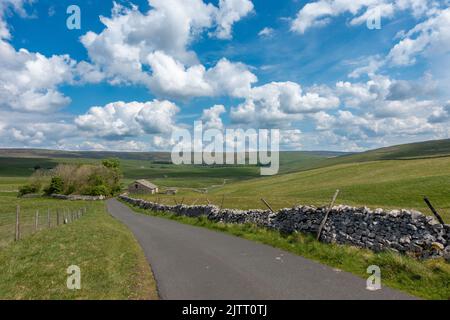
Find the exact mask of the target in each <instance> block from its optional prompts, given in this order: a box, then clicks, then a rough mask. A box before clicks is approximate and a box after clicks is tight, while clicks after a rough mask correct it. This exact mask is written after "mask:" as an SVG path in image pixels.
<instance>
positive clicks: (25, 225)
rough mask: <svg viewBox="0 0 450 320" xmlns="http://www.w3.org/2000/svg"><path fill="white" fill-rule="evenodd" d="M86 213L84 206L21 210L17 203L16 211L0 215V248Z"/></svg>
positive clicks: (73, 219)
mask: <svg viewBox="0 0 450 320" xmlns="http://www.w3.org/2000/svg"><path fill="white" fill-rule="evenodd" d="M86 213H87V208H86V207H81V208H76V209H73V208H71V209H67V208H60V209H50V208H48V209H46V210H42V209H36V210H30V209H28V210H21V207H20V205H17V207H16V212H11V213H7V214H1V215H0V248H1V247H4V246H6V245H8V244H10V243H11V242H14V241H20V240H21V239H23V238H25V237H27V236H29V235H31V234H34V233H37V232H39V231H41V230H44V229H50V228H55V227H58V226H61V225H64V224H69V223H72V222H74V221H76V220H78V219H80V218H81V217H82V216H83V215H85V214H86Z"/></svg>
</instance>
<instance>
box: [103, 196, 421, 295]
mask: <svg viewBox="0 0 450 320" xmlns="http://www.w3.org/2000/svg"><path fill="white" fill-rule="evenodd" d="M107 207H108V210H109V212H110V214H111V215H112V216H114V217H115V218H117V219H118V220H120V221H121V222H123V223H124V224H125V225H127V226H128V227H129V228H130V229H131V231H132V232H133V233H134V235H135V237H136V239H137V240H138V241H139V243H140V245H141V246H142V248H143V250H144V252H145V255H146V257H147V260H148V261H149V263H150V265H151V267H152V269H153V272H154V275H155V279H156V282H157V285H158V290H159V295H160V297H161V298H162V299H213V300H216V299H245V300H255V299H412V298H413V297H410V296H408V295H406V294H404V293H401V292H398V291H395V290H392V289H389V288H385V287H383V289H382V290H378V291H368V290H366V280H365V279H361V278H358V277H356V276H354V275H352V274H350V273H347V272H342V271H339V270H334V269H333V268H330V267H327V266H324V265H322V264H319V263H317V262H314V261H311V260H308V259H305V258H303V257H300V256H296V255H293V254H290V253H288V252H285V251H282V250H279V249H276V248H273V247H270V246H267V245H263V244H259V243H256V242H252V241H248V240H245V239H242V238H238V237H234V236H231V235H227V234H224V233H220V232H215V231H211V230H208V229H205V228H199V227H195V226H190V225H185V224H180V223H178V222H176V221H172V220H168V219H164V218H158V217H152V216H146V215H142V214H136V213H134V212H133V211H132V210H131V209H129V208H128V207H127V206H126V205H124V204H122V203H121V202H119V201H117V200H114V199H113V200H108V201H107Z"/></svg>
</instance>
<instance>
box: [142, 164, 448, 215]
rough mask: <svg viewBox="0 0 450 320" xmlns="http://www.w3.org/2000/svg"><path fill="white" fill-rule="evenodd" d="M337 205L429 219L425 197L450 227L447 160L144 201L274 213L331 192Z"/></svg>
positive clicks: (314, 173) (323, 172)
mask: <svg viewBox="0 0 450 320" xmlns="http://www.w3.org/2000/svg"><path fill="white" fill-rule="evenodd" d="M336 189H339V190H341V193H340V195H339V198H338V200H337V203H338V204H349V205H355V206H369V207H372V208H374V207H381V208H409V209H416V210H419V211H422V212H423V213H425V214H430V212H429V209H428V208H427V207H426V205H425V203H424V202H423V196H424V195H426V196H428V197H429V198H430V199H431V201H432V202H433V204H434V205H435V206H436V208H437V209H438V210H439V212H440V213H441V214H442V216H443V217H444V219H445V220H446V221H449V222H450V157H443V158H433V159H418V160H387V161H375V162H364V163H353V164H343V165H337V166H331V167H325V168H320V169H313V170H308V171H301V172H297V173H291V174H286V175H279V176H274V177H264V178H257V179H252V180H247V181H242V182H237V183H231V184H227V185H225V186H222V187H217V188H214V189H212V190H211V191H210V192H209V193H208V194H201V193H198V192H193V191H185V190H181V191H180V192H179V194H178V195H176V196H164V195H153V196H146V198H147V199H153V200H155V199H159V201H162V202H165V203H169V204H173V203H174V202H175V199H176V201H178V202H181V201H182V200H183V203H185V204H191V203H193V202H194V201H197V203H206V201H207V199H208V200H209V201H210V202H213V203H215V204H217V205H222V200H223V207H227V208H241V209H249V208H265V206H264V204H263V203H262V202H261V200H260V199H261V198H262V197H263V198H265V199H266V200H267V201H268V202H269V203H270V204H271V206H272V207H273V208H274V209H279V208H285V207H291V206H293V205H296V204H313V205H326V204H328V203H329V201H330V199H331V197H332V195H333V194H334V192H335V190H336Z"/></svg>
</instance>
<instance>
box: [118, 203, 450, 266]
mask: <svg viewBox="0 0 450 320" xmlns="http://www.w3.org/2000/svg"><path fill="white" fill-rule="evenodd" d="M120 199H122V200H123V201H125V202H127V203H130V204H132V205H134V206H137V207H140V208H142V209H149V210H153V211H160V212H170V213H174V214H177V215H183V216H187V217H199V216H206V217H207V218H208V219H210V220H211V221H215V222H224V223H242V224H243V223H252V224H256V225H258V226H260V227H264V228H269V229H274V230H278V231H280V232H282V233H288V234H289V233H293V232H302V233H310V234H316V233H317V230H318V228H319V225H320V223H321V222H322V220H323V218H324V216H325V212H326V210H327V208H325V207H313V206H298V207H294V208H286V209H281V210H279V211H278V212H275V213H272V212H271V211H267V210H245V211H244V210H234V209H219V208H218V207H216V206H213V205H207V206H204V205H199V206H186V205H176V206H170V205H164V204H159V203H154V202H149V201H145V200H141V199H134V198H130V197H128V196H126V195H122V196H120ZM320 240H321V241H323V242H327V243H338V244H348V245H353V246H357V247H360V248H367V249H371V250H373V251H376V252H378V251H382V250H392V251H396V252H400V253H407V254H409V255H414V256H416V257H418V258H431V257H444V258H446V259H447V260H450V225H442V224H440V223H438V222H437V221H436V220H435V219H434V218H433V217H429V216H425V215H423V214H422V213H420V212H418V211H413V210H392V211H386V210H383V209H376V210H370V209H369V208H366V207H363V208H355V207H350V206H344V205H340V206H335V207H333V209H332V210H331V212H330V214H329V217H328V220H327V223H326V224H325V226H324V229H323V231H322V235H321V238H320Z"/></svg>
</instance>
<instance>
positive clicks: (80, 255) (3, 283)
mask: <svg viewBox="0 0 450 320" xmlns="http://www.w3.org/2000/svg"><path fill="white" fill-rule="evenodd" d="M52 201H57V200H52ZM46 205H48V203H46ZM0 261H1V263H0V299H156V298H157V292H156V285H155V282H154V280H153V277H152V273H151V270H150V267H149V266H148V263H147V261H146V259H145V256H144V254H143V252H142V250H141V248H140V246H139V245H138V243H137V242H136V240H135V239H134V237H133V235H132V234H131V232H130V231H129V230H128V229H127V228H126V227H125V226H124V225H123V224H121V223H120V222H118V221H117V220H115V219H114V218H112V217H111V216H110V215H109V214H107V212H106V208H105V204H104V203H103V202H98V203H93V204H91V206H90V208H89V211H88V213H87V214H86V215H85V216H83V217H82V218H81V219H79V220H77V221H75V222H73V223H71V224H68V225H64V226H60V227H55V228H52V229H45V230H42V231H40V232H39V233H36V234H34V235H31V236H29V237H27V238H25V239H24V240H21V241H20V242H17V243H14V244H12V245H9V246H7V247H5V248H3V249H1V250H0ZM70 265H77V266H79V267H80V269H81V290H68V289H67V286H66V281H67V277H68V274H67V273H66V270H67V268H68V267H69V266H70Z"/></svg>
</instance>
